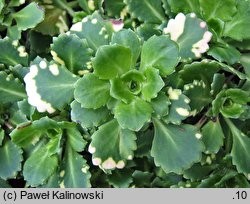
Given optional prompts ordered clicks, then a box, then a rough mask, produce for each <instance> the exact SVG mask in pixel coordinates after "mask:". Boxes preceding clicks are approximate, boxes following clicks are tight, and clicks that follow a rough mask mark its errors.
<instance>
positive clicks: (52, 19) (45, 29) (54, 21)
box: [34, 5, 69, 36]
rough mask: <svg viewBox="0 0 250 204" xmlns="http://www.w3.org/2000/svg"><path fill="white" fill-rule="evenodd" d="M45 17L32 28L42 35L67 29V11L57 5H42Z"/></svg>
mask: <svg viewBox="0 0 250 204" xmlns="http://www.w3.org/2000/svg"><path fill="white" fill-rule="evenodd" d="M43 8H44V9H45V18H44V20H43V21H42V22H41V23H39V24H38V25H37V26H36V27H35V28H34V29H35V30H36V31H37V32H39V33H42V34H43V35H50V36H55V35H58V34H60V33H64V32H66V31H68V29H69V28H68V20H67V13H66V12H65V11H64V10H63V9H60V8H58V7H55V6H52V7H51V5H43Z"/></svg>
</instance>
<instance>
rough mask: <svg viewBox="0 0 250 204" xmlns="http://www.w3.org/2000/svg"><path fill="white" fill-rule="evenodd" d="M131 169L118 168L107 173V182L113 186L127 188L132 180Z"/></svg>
mask: <svg viewBox="0 0 250 204" xmlns="http://www.w3.org/2000/svg"><path fill="white" fill-rule="evenodd" d="M132 173H133V171H132V170H131V169H119V170H115V171H113V172H112V174H111V175H108V182H109V183H110V184H111V185H112V186H114V187H115V188H128V187H129V185H130V184H131V183H132V182H133V179H132Z"/></svg>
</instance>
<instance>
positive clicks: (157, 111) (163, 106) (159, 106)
mask: <svg viewBox="0 0 250 204" xmlns="http://www.w3.org/2000/svg"><path fill="white" fill-rule="evenodd" d="M170 104H171V102H170V100H169V98H168V97H167V95H166V94H165V93H164V92H163V91H161V92H159V94H158V96H157V97H156V98H154V99H152V100H151V105H152V107H153V109H154V113H153V114H154V115H156V117H157V118H161V117H164V116H166V115H168V113H169V106H170Z"/></svg>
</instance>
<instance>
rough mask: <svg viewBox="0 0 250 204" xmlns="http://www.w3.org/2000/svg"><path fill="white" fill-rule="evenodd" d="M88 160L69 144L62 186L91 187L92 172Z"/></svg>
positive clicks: (62, 171)
mask: <svg viewBox="0 0 250 204" xmlns="http://www.w3.org/2000/svg"><path fill="white" fill-rule="evenodd" d="M88 169H89V166H88V165H87V162H86V160H85V159H84V158H83V157H82V156H81V155H80V154H78V153H77V152H75V151H74V150H73V148H72V147H71V146H70V145H69V144H68V145H67V148H66V152H65V155H64V160H63V165H62V170H61V172H60V175H61V177H62V181H61V183H60V187H61V188H89V187H91V184H90V181H89V179H90V176H91V175H90V173H89V171H88Z"/></svg>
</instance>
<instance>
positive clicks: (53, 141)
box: [46, 131, 62, 156]
mask: <svg viewBox="0 0 250 204" xmlns="http://www.w3.org/2000/svg"><path fill="white" fill-rule="evenodd" d="M61 139H62V131H59V132H58V133H57V134H56V135H53V137H51V138H50V140H49V142H48V143H47V144H46V148H47V151H48V156H52V155H54V154H58V153H59V152H60V150H61Z"/></svg>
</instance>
